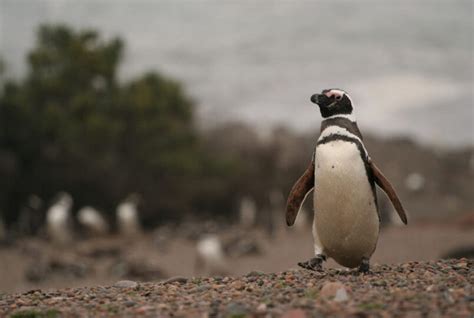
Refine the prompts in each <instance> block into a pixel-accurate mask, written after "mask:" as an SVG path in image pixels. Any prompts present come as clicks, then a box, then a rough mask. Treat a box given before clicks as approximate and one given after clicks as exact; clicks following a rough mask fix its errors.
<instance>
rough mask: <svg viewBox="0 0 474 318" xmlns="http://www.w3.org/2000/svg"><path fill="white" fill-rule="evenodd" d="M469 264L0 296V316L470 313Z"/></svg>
mask: <svg viewBox="0 0 474 318" xmlns="http://www.w3.org/2000/svg"><path fill="white" fill-rule="evenodd" d="M473 282H474V270H473V261H472V260H467V259H459V260H441V261H431V262H408V263H403V264H397V265H374V266H373V267H372V272H371V273H369V274H359V273H357V272H356V271H354V270H345V269H326V270H325V271H324V272H316V273H315V272H309V271H305V270H289V271H285V272H281V273H270V274H267V273H262V272H257V271H253V272H250V273H248V274H247V275H244V276H241V277H206V278H185V277H174V278H171V279H168V280H165V281H162V282H157V283H137V282H133V281H120V282H117V283H115V284H114V285H112V286H104V287H102V286H98V287H86V288H75V289H68V288H66V289H59V290H52V291H44V290H31V291H28V292H25V293H19V294H3V295H0V317H5V316H10V317H117V316H123V317H134V316H144V317H170V316H173V317H281V316H283V317H321V316H322V317H326V316H327V317H351V316H353V317H366V316H374V317H392V316H395V317H474V295H473V289H474V288H473Z"/></svg>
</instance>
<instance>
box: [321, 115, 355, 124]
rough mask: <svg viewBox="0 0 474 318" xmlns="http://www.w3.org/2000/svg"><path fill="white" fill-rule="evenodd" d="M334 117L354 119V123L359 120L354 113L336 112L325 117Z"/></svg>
mask: <svg viewBox="0 0 474 318" xmlns="http://www.w3.org/2000/svg"><path fill="white" fill-rule="evenodd" d="M334 118H345V119H347V120H349V121H352V122H354V123H355V122H357V120H356V117H355V115H354V114H335V115H332V116H329V117H326V118H324V120H328V119H334Z"/></svg>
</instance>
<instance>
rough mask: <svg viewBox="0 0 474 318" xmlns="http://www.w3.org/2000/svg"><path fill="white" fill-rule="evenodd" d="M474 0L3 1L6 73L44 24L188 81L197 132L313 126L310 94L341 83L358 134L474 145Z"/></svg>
mask: <svg viewBox="0 0 474 318" xmlns="http://www.w3.org/2000/svg"><path fill="white" fill-rule="evenodd" d="M473 21H474V13H473V1H428V0H411V1H408V0H401V1H375V0H374V1H268V0H260V1H225V0H215V1H207V0H203V1H198V0H196V1H191V0H173V1H151V0H150V1H141V0H134V1H122V0H108V1H106V0H103V1H91V0H81V1H72V0H71V1H69V0H0V55H2V56H3V57H4V59H5V60H6V61H7V63H8V65H9V73H10V74H13V75H15V76H21V74H23V73H24V71H25V63H24V54H25V53H26V52H27V50H28V49H29V48H30V47H31V46H32V45H33V43H34V42H33V41H34V37H35V33H34V32H35V29H36V27H37V26H38V25H39V24H40V23H59V22H64V23H67V24H70V25H72V26H74V27H80V28H94V29H98V30H99V31H101V33H102V34H103V35H104V36H105V37H107V38H108V37H112V36H120V37H122V38H123V39H124V40H125V41H126V48H127V50H126V55H125V59H124V65H123V67H122V69H121V72H120V74H121V77H122V78H123V79H128V78H131V77H134V76H137V75H139V74H140V73H142V72H144V71H149V70H158V71H162V72H164V73H166V74H169V75H171V76H173V77H175V78H177V79H179V80H182V81H183V82H184V83H185V84H186V88H187V91H188V92H189V94H191V95H192V96H193V97H194V98H195V99H196V101H197V102H198V118H199V122H200V124H201V125H202V126H203V127H210V126H213V125H215V124H218V123H221V122H225V121H234V120H241V121H245V122H248V123H251V124H252V125H254V126H255V127H257V128H258V129H259V130H260V131H262V132H268V131H270V128H271V127H273V126H275V125H287V126H290V127H292V128H294V129H297V130H299V131H307V130H313V129H315V128H316V127H318V126H319V123H320V121H321V118H320V115H319V111H318V109H317V108H316V107H315V105H313V104H311V103H310V102H309V97H310V96H311V95H312V94H313V93H315V92H319V91H321V90H322V89H324V88H330V87H339V88H342V89H345V90H346V91H348V92H349V93H350V95H351V97H352V99H353V100H354V101H355V104H356V105H355V111H356V116H357V118H358V121H359V123H360V126H361V129H362V131H363V132H365V131H370V132H372V133H376V134H379V135H383V136H389V135H400V134H401V135H405V136H411V137H413V138H416V139H418V140H420V141H422V142H426V143H430V144H436V145H441V146H448V147H455V146H462V145H473V144H474V101H473V100H474V98H473V96H474V95H473V72H474V66H473V65H474V59H473V34H474V22H473Z"/></svg>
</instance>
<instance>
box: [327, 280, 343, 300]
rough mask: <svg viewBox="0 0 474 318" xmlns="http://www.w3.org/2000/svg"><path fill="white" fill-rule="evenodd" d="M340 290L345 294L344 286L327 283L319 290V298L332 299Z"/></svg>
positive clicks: (337, 283)
mask: <svg viewBox="0 0 474 318" xmlns="http://www.w3.org/2000/svg"><path fill="white" fill-rule="evenodd" d="M340 289H343V290H344V291H345V292H346V294H347V290H346V286H344V284H342V283H340V282H328V283H326V284H324V286H323V288H321V292H320V296H321V297H324V298H334V297H336V294H337V292H338V290H340ZM340 293H342V292H340ZM341 295H342V294H341ZM340 297H343V296H340Z"/></svg>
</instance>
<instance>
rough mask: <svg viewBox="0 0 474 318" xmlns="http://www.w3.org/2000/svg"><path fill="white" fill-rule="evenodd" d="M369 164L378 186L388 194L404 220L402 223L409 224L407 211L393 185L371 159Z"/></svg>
mask: <svg viewBox="0 0 474 318" xmlns="http://www.w3.org/2000/svg"><path fill="white" fill-rule="evenodd" d="M369 164H370V167H371V168H372V172H373V175H374V179H375V183H377V185H378V186H379V187H380V188H381V189H382V190H383V191H384V192H385V193H386V194H387V196H388V198H389V199H390V201H391V202H392V204H393V206H394V208H395V210H396V211H397V213H398V215H399V216H400V219H401V220H402V222H403V223H405V224H407V223H408V220H407V215H406V213H405V209H404V208H403V206H402V203H401V202H400V199H399V198H398V195H397V192H396V191H395V189H394V188H393V186H392V184H391V183H390V181H388V180H387V178H386V177H385V176H384V175H383V173H382V171H380V169H379V168H378V167H377V166H376V165H375V163H373V162H372V160H370V159H369Z"/></svg>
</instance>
